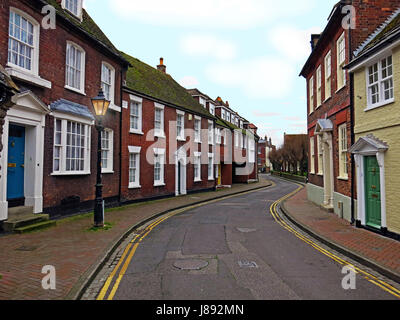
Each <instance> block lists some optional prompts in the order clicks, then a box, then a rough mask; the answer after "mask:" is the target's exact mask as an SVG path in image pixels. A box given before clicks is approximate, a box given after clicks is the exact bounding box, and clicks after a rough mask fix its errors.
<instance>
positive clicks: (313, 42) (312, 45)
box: [310, 34, 321, 51]
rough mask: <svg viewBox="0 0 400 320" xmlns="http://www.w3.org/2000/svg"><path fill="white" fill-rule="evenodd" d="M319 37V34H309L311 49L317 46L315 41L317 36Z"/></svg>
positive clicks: (317, 38) (317, 39)
mask: <svg viewBox="0 0 400 320" xmlns="http://www.w3.org/2000/svg"><path fill="white" fill-rule="evenodd" d="M320 37H321V35H320V34H312V35H311V41H310V43H311V50H312V51H313V50H314V49H315V47H316V46H317V43H318V41H319V38H320Z"/></svg>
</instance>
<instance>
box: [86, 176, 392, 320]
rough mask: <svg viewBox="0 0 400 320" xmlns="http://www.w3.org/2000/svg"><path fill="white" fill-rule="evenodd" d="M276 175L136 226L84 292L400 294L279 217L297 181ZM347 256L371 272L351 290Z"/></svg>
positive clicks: (242, 296)
mask: <svg viewBox="0 0 400 320" xmlns="http://www.w3.org/2000/svg"><path fill="white" fill-rule="evenodd" d="M270 179H271V180H273V181H274V182H275V184H274V185H273V186H271V187H270V188H266V189H263V190H258V191H254V192H249V193H245V194H242V195H238V196H235V197H231V198H229V199H222V200H220V201H214V202H211V203H207V204H205V205H202V206H198V207H195V208H190V209H188V210H185V211H183V212H178V213H176V214H172V213H171V214H169V215H168V216H164V217H162V219H160V220H157V221H155V222H154V223H153V224H150V225H148V226H147V227H146V226H144V227H143V229H137V230H135V232H134V233H133V234H131V235H130V237H129V239H127V241H126V242H125V243H123V244H121V246H120V247H119V248H118V250H117V251H119V252H120V254H117V255H116V256H115V257H112V258H111V259H110V260H109V261H108V262H107V264H106V265H105V266H104V267H103V268H102V270H101V271H100V272H99V273H98V275H97V277H96V278H95V279H94V280H93V281H92V283H91V284H90V286H89V287H88V288H87V290H86V292H85V294H84V295H83V299H84V300H94V299H107V300H151V301H157V300H196V301H197V300H224V301H235V300H304V299H305V300H321V299H328V300H342V299H343V300H388V299H396V298H400V295H399V294H397V293H400V290H399V285H398V284H395V283H393V282H388V280H387V279H385V277H382V276H380V275H377V274H375V275H374V273H373V271H370V270H369V269H366V268H365V267H364V266H362V265H359V264H357V263H355V262H353V261H352V260H351V259H348V258H347V257H343V255H340V254H339V253H336V252H335V251H334V250H330V249H329V248H327V247H323V246H322V245H321V244H319V243H318V242H317V241H316V240H314V239H313V238H312V237H307V235H306V234H305V233H304V232H303V233H301V230H299V229H296V228H295V226H294V225H292V224H290V222H288V221H286V220H284V218H283V217H279V218H278V217H277V215H278V214H279V215H280V213H278V211H277V210H276V208H275V207H276V204H277V202H278V201H280V199H282V198H283V197H284V196H287V195H289V194H291V193H293V192H294V191H295V190H297V189H298V185H297V184H294V183H292V182H288V181H284V180H281V179H275V178H273V177H271V178H270ZM340 259H346V264H347V263H352V265H353V266H354V268H358V269H357V270H362V271H363V272H368V274H369V275H370V276H369V277H364V274H362V273H359V274H357V275H354V277H355V278H356V279H355V281H354V284H355V288H354V290H346V289H348V288H346V287H345V286H344V285H343V283H344V280H345V278H346V277H345V276H344V274H343V267H344V265H343V264H342V263H340V261H341V260H340ZM395 287H396V288H397V289H395ZM387 288H389V289H391V292H390V290H387ZM191 315H194V314H191Z"/></svg>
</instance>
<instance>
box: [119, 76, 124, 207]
mask: <svg viewBox="0 0 400 320" xmlns="http://www.w3.org/2000/svg"><path fill="white" fill-rule="evenodd" d="M120 74H121V82H120V104H121V112H120V115H119V185H118V202H119V204H121V199H122V113H123V110H124V108H123V106H122V105H123V90H122V87H123V81H124V71H123V69H121V71H120Z"/></svg>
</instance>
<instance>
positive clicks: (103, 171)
mask: <svg viewBox="0 0 400 320" xmlns="http://www.w3.org/2000/svg"><path fill="white" fill-rule="evenodd" d="M101 173H102V174H113V173H114V170H101Z"/></svg>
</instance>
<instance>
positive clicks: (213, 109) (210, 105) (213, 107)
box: [208, 102, 215, 116]
mask: <svg viewBox="0 0 400 320" xmlns="http://www.w3.org/2000/svg"><path fill="white" fill-rule="evenodd" d="M208 105H209V107H210V113H211V114H212V115H213V116H215V105H214V104H212V103H211V102H209V103H208Z"/></svg>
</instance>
